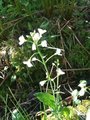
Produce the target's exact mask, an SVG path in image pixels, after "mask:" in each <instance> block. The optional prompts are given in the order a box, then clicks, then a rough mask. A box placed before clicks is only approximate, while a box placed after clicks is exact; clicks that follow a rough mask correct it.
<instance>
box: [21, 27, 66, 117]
mask: <svg viewBox="0 0 90 120" xmlns="http://www.w3.org/2000/svg"><path fill="white" fill-rule="evenodd" d="M45 33H46V30H43V29H40V28H39V29H38V30H37V31H36V30H34V32H30V35H26V38H25V37H24V36H23V35H22V36H20V37H19V45H21V46H23V47H24V44H25V43H26V42H27V43H28V44H30V46H31V51H32V55H31V56H30V57H29V58H28V59H27V60H24V59H23V64H24V65H26V66H27V67H29V68H30V69H31V68H32V67H34V66H35V64H36V62H39V63H40V64H42V66H43V69H44V71H45V75H46V77H45V79H44V80H41V81H40V82H39V85H40V88H41V90H42V88H43V87H44V88H45V91H44V92H39V93H36V94H35V96H36V97H37V98H38V99H39V100H40V101H41V102H43V103H44V105H47V106H49V107H50V108H51V110H53V111H54V113H55V114H54V115H55V116H58V117H59V118H61V117H60V116H59V115H57V114H58V113H59V112H55V111H60V110H61V109H62V106H63V105H62V103H61V97H60V85H59V77H60V76H61V75H64V74H65V72H63V71H62V70H61V68H60V67H59V66H60V64H59V59H56V61H53V62H52V65H50V66H51V68H49V67H48V62H49V61H50V60H51V59H52V58H53V57H55V56H62V52H63V51H64V50H63V49H60V48H56V47H51V46H49V44H48V41H47V40H45V39H43V38H44V37H43V36H44V34H45ZM43 49H44V50H52V51H53V54H52V55H51V56H49V55H47V54H46V53H45V52H44V51H43ZM56 58H57V57H56ZM54 70H55V75H54V77H53V75H52V74H53V71H54ZM48 89H50V91H51V92H50V93H51V94H50V93H48ZM48 98H49V99H48ZM65 110H66V111H67V109H65Z"/></svg>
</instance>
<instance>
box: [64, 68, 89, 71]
mask: <svg viewBox="0 0 90 120" xmlns="http://www.w3.org/2000/svg"><path fill="white" fill-rule="evenodd" d="M62 70H63V71H89V70H90V68H74V69H62Z"/></svg>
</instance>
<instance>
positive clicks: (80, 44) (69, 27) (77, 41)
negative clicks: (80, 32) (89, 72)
mask: <svg viewBox="0 0 90 120" xmlns="http://www.w3.org/2000/svg"><path fill="white" fill-rule="evenodd" d="M67 26H68V25H67ZM68 28H69V29H70V30H71V31H72V32H73V35H74V37H75V39H76V40H77V42H78V43H79V44H80V46H81V47H82V48H83V49H84V50H85V51H86V52H87V53H88V54H89V55H90V52H89V51H88V50H87V49H86V48H85V47H84V46H83V45H82V43H81V42H80V40H79V39H78V37H77V36H76V34H75V33H74V31H73V30H72V28H71V27H70V26H68Z"/></svg>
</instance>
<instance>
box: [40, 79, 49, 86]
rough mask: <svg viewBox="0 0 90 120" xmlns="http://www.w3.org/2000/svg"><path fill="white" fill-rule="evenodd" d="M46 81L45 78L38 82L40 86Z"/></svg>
mask: <svg viewBox="0 0 90 120" xmlns="http://www.w3.org/2000/svg"><path fill="white" fill-rule="evenodd" d="M46 82H47V81H46V80H43V81H40V82H39V84H40V86H44V84H45V83H46Z"/></svg>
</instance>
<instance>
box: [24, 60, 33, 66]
mask: <svg viewBox="0 0 90 120" xmlns="http://www.w3.org/2000/svg"><path fill="white" fill-rule="evenodd" d="M23 64H25V65H27V66H28V67H32V66H33V65H32V63H31V61H30V59H29V60H27V61H23Z"/></svg>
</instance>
